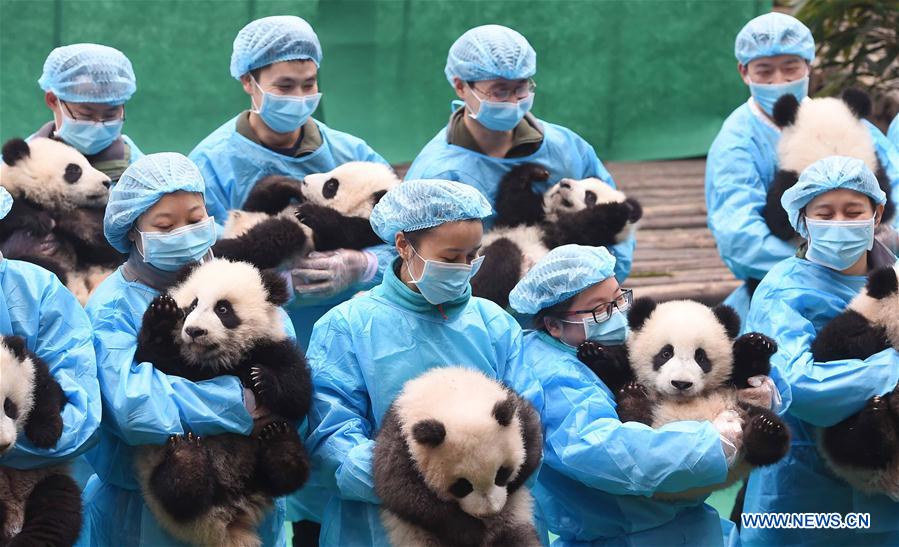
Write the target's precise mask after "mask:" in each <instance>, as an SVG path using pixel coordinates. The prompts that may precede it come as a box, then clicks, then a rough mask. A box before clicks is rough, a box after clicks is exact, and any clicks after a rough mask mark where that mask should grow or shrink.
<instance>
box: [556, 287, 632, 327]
mask: <svg viewBox="0 0 899 547" xmlns="http://www.w3.org/2000/svg"><path fill="white" fill-rule="evenodd" d="M633 303H634V291H632V290H631V289H624V290H622V291H621V294H619V295H618V297H617V298H615V300H613V301H611V302H603V303H602V304H600V305H598V306H596V307H595V308H593V309H592V310H577V311H570V312H568V313H566V314H565V315H583V314H585V313H589V314H591V315H593V320H594V321H596V322H597V323H602V322H603V321H606V320H607V319H608V318H610V317H612V312H613V311H614V310H615V308H618V311H619V312H626V311H627V310H629V309H630V307H631V304H633Z"/></svg>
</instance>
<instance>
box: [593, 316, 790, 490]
mask: <svg viewBox="0 0 899 547" xmlns="http://www.w3.org/2000/svg"><path fill="white" fill-rule="evenodd" d="M628 324H629V326H630V329H631V334H630V336H629V337H628V340H627V343H626V344H625V345H622V346H602V345H600V344H598V343H596V342H593V341H591V340H588V341H586V342H584V343H583V344H582V345H581V346H580V347H579V348H578V358H579V359H580V360H581V361H582V362H583V363H584V364H586V365H587V366H588V367H589V368H590V369H591V370H592V371H593V372H595V373H596V375H597V376H598V377H599V378H600V379H601V380H602V381H603V382H604V383H605V384H606V386H607V387H608V388H609V389H610V390H611V391H612V393H614V394H615V398H616V401H617V403H618V408H617V411H618V416H619V418H620V420H621V421H622V422H628V421H636V422H641V423H644V424H646V425H649V426H652V427H661V426H663V425H665V424H667V423H670V422H674V421H680V420H696V421H710V422H711V421H714V420H715V418H716V417H717V416H718V415H719V414H720V413H722V412H724V411H728V410H732V411H735V412H736V413H737V414H738V415H739V416H740V418H741V419H742V425H743V443H742V447H741V448H740V449H739V451H738V452H737V456H736V458H735V460H734V463H733V465H732V466H731V468H730V469H729V471H728V475H727V479H726V480H725V482H723V483H721V484H718V485H714V486H711V487H707V488H695V489H691V490H689V491H686V492H678V493H672V494H667V493H657V494H656V495H655V497H656V498H660V499H693V498H696V497H699V496H702V495H705V494H708V493H710V492H713V491H715V490H720V489H722V488H726V487H727V486H729V485H730V484H733V483H734V482H735V481H737V480H739V479H742V478H745V477H746V476H748V474H749V472H750V471H751V470H752V469H753V468H755V467H758V466H764V465H770V464H772V463H775V462H777V461H778V460H780V459H781V458H783V457H784V456H785V455H786V453H787V451H788V450H789V447H790V432H789V429H788V427H787V425H786V424H785V423H784V422H783V421H782V420H781V419H780V417H779V416H777V414H775V413H773V412H771V411H770V410H768V409H764V408H760V407H757V406H753V405H750V404H747V403H744V402H741V401H738V400H737V391H736V390H737V389H741V388H745V387H749V386H748V383H747V380H748V379H749V378H750V377H752V376H756V375H767V374H768V373H769V372H770V370H771V365H770V358H771V356H772V355H773V354H774V353H775V352H776V351H777V345H776V343H775V342H774V341H773V340H771V339H770V338H768V337H767V336H765V335H763V334H759V333H756V332H751V333H747V334H744V335H742V336H740V337H737V334H738V333H739V330H740V319H739V317H738V316H737V314H736V312H735V311H734V310H733V309H732V308H730V307H729V306H717V307H715V308H709V307H708V306H705V305H703V304H700V303H698V302H693V301H689V300H680V301H672V302H665V303H662V304H656V303H655V302H654V301H653V300H652V299H649V298H639V299H637V300H636V301H634V303H633V305H632V307H631V309H630V310H629V311H628Z"/></svg>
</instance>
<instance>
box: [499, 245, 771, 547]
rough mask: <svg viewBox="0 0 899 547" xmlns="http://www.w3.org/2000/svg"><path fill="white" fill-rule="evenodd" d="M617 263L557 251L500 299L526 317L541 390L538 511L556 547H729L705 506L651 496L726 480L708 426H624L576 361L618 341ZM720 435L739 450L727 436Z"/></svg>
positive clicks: (621, 337)
mask: <svg viewBox="0 0 899 547" xmlns="http://www.w3.org/2000/svg"><path fill="white" fill-rule="evenodd" d="M614 267H615V259H614V257H612V255H611V254H610V253H609V252H608V251H607V250H606V249H605V248H603V247H583V246H579V245H565V246H562V247H557V248H556V249H553V250H552V251H550V252H549V253H548V254H547V255H546V256H545V257H543V259H542V260H540V262H538V263H537V264H536V265H534V267H533V268H531V270H530V271H529V272H528V273H527V275H526V276H525V277H524V279H522V280H521V281H520V282H519V283H518V285H516V286H515V289H514V290H513V291H512V293H511V295H510V298H509V301H510V303H511V305H512V307H513V308H514V309H515V310H516V311H518V312H519V313H524V314H534V330H532V331H529V332H528V333H526V334H525V336H524V362H525V367H526V368H530V369H531V370H532V372H533V373H534V374H535V375H536V376H537V378H538V380H539V381H540V383H541V384H542V386H543V392H544V405H545V406H544V412H543V413H542V415H541V418H542V420H543V426H544V443H545V444H544V450H543V466H542V467H541V469H540V474H539V476H538V478H537V484H536V485H535V487H534V489H533V493H534V498H535V500H536V502H537V514H538V515H539V516H540V518H541V519H542V521H543V522H542V524H543V525H544V526H545V527H546V528H547V529H548V530H549V531H550V532H552V533H554V534H556V535H558V536H559V540H558V541H557V542H556V543H554V544H553V545H563V546H565V545H606V544H609V543H614V544H616V545H618V544H622V545H624V544H626V545H674V544H677V545H682V544H683V545H727V544H730V543H731V542H735V541H737V532H736V530H735V528H734V526H733V524H732V523H730V522H729V521H725V520H722V519H721V518H720V517H719V515H718V513H717V512H716V511H715V509H713V508H712V507H710V506H709V505H706V504H704V503H703V500H697V501H696V502H694V503H671V502H663V501H656V500H654V499H652V498H651V497H650V496H652V495H653V494H654V493H656V492H679V491H683V490H686V489H689V488H693V487H701V486H709V485H712V484H716V483H719V482H721V481H722V480H724V478H725V474H726V471H727V463H726V456H725V452H724V446H723V444H722V443H723V440H722V434H721V433H720V432H719V431H718V430H717V429H716V427H715V425H714V424H713V423H710V422H675V423H671V424H668V425H666V426H664V427H661V428H659V429H653V428H651V427H649V426H646V425H644V424H641V423H637V422H628V423H622V422H621V421H620V420H619V419H618V414H617V413H616V411H615V396H614V395H613V394H612V392H611V391H610V390H609V389H608V388H607V387H606V386H605V384H603V383H602V381H601V380H599V378H597V377H596V375H595V374H594V373H593V372H592V371H590V369H588V368H587V367H586V366H585V365H583V364H581V363H580V361H578V359H577V356H576V353H577V347H578V345H580V344H581V343H582V342H583V341H584V340H587V339H590V340H594V341H597V342H599V343H601V344H603V345H609V346H611V345H619V344H623V343H624V342H625V339H626V338H627V334H628V326H627V311H628V309H629V308H630V305H631V302H632V299H633V296H632V294H631V291H630V290H626V289H622V288H621V287H620V286H619V285H618V281H617V280H616V279H615V277H614V275H612V272H613V270H614ZM763 385H764V386H767V385H768V384H767V383H765V384H763ZM755 389H756V390H760V391H761V390H763V388H755ZM768 393H769V395H768V397H767V404H769V405H770V402H771V395H770V392H768ZM763 404H764V403H763ZM727 435H728V441H729V442H731V443H733V444H738V443H739V441H740V439H735V438H733V435H734V433H732V432H730V431H728V432H727ZM736 435H742V433H740V432H739V431H738V432H736Z"/></svg>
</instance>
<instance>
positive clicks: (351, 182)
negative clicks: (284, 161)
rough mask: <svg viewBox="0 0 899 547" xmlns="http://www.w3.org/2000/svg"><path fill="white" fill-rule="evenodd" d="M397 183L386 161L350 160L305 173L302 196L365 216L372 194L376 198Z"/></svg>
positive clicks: (397, 179)
mask: <svg viewBox="0 0 899 547" xmlns="http://www.w3.org/2000/svg"><path fill="white" fill-rule="evenodd" d="M399 183H400V179H399V178H397V176H396V174H395V173H394V172H393V170H392V169H391V168H390V166H388V165H384V164H382V163H375V162H368V161H351V162H348V163H344V164H343V165H341V166H339V167H337V168H336V169H333V170H331V171H328V172H327V173H316V174H312V175H306V177H305V178H304V179H303V197H304V198H306V199H307V200H309V202H311V203H315V204H316V205H323V206H325V207H330V208H331V209H334V210H335V211H338V212H340V213H342V214H344V215H347V216H355V217H365V218H368V217H369V216H371V210H372V208H373V207H374V206H375V196H377V197H378V198H379V197H380V195H383V193H384V192H387V191H388V190H390V189H391V188H393V187H394V186H396V185H397V184H399Z"/></svg>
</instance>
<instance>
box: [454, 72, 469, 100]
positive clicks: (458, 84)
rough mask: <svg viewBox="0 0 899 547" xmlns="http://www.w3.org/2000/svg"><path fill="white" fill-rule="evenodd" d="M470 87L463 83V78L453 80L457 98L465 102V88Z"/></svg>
mask: <svg viewBox="0 0 899 547" xmlns="http://www.w3.org/2000/svg"><path fill="white" fill-rule="evenodd" d="M466 87H468V86H467V85H466V84H465V82H463V81H462V78H459V77H458V76H456V77H454V78H453V89H454V90H455V91H456V96H457V97H459V98H460V99H462V100H463V101H464V100H465V88H466Z"/></svg>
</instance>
